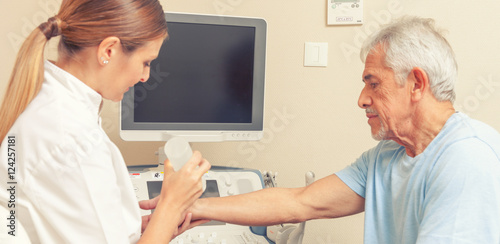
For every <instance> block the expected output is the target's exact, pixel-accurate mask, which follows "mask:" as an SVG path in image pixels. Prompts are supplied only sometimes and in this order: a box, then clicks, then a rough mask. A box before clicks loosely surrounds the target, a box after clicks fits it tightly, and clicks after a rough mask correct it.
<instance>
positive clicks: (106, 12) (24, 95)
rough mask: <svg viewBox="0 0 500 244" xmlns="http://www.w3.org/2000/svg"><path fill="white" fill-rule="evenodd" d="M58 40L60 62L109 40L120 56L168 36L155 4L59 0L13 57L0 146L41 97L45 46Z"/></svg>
mask: <svg viewBox="0 0 500 244" xmlns="http://www.w3.org/2000/svg"><path fill="white" fill-rule="evenodd" d="M124 16H125V17H124ZM58 35H61V39H60V41H59V48H58V52H59V54H58V55H59V58H61V57H63V58H68V57H70V56H72V55H75V54H77V53H78V52H79V51H80V50H82V49H84V48H87V47H93V46H97V45H99V43H101V41H102V40H104V39H105V38H106V37H109V36H116V37H118V38H120V40H121V44H122V47H123V49H124V51H128V52H133V51H134V50H136V49H137V48H139V47H141V46H142V45H143V44H144V43H146V42H147V41H151V40H155V39H157V38H159V37H163V38H165V37H166V36H167V35H168V33H167V22H166V21H165V15H164V12H163V9H162V7H161V5H160V2H159V1H158V0H63V1H62V3H61V8H60V10H59V12H58V14H57V15H56V17H52V18H50V19H49V20H48V21H47V22H45V23H43V24H41V25H40V26H39V27H38V28H36V29H35V30H34V31H33V32H32V33H31V34H30V35H29V36H28V38H27V39H26V40H25V41H24V43H23V45H22V46H21V49H20V50H19V53H18V54H17V59H16V62H15V64H14V69H13V71H12V74H11V77H10V79H9V84H8V86H7V90H6V93H5V96H4V100H3V103H2V105H1V107H0V143H1V142H2V141H3V139H4V138H5V136H6V135H7V133H8V131H9V130H10V128H11V127H12V125H13V124H14V122H15V121H16V119H17V118H18V117H19V116H20V115H21V113H22V112H23V111H24V110H25V109H26V107H27V106H28V104H29V103H30V102H31V101H32V100H33V99H34V98H35V97H36V95H37V94H38V92H39V91H40V88H41V87H42V83H43V78H44V77H43V76H44V56H43V52H44V49H45V45H46V44H47V41H48V40H50V38H52V37H54V36H58Z"/></svg>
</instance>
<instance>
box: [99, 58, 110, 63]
mask: <svg viewBox="0 0 500 244" xmlns="http://www.w3.org/2000/svg"><path fill="white" fill-rule="evenodd" d="M101 60H102V63H103V64H108V63H109V61H108V60H104V57H101Z"/></svg>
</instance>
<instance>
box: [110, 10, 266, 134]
mask: <svg viewBox="0 0 500 244" xmlns="http://www.w3.org/2000/svg"><path fill="white" fill-rule="evenodd" d="M165 18H166V20H167V26H168V23H169V22H179V23H193V24H207V25H226V26H243V27H252V28H255V51H254V71H253V77H254V79H253V93H252V122H251V123H158V122H155V123H151V122H134V121H133V118H134V109H133V108H134V103H135V101H134V95H133V94H134V88H133V87H132V88H130V90H129V91H128V92H126V93H125V94H124V96H123V99H122V101H121V103H120V137H121V138H122V139H123V140H125V141H167V140H168V139H169V138H171V137H173V136H180V137H184V138H185V139H186V140H187V141H190V142H210V141H247V140H260V139H262V137H263V130H264V128H263V121H264V91H265V63H266V38H267V23H266V21H265V20H264V19H262V18H253V17H236V16H220V15H207V14H193V13H178V12H166V13H165ZM167 45H168V43H167Z"/></svg>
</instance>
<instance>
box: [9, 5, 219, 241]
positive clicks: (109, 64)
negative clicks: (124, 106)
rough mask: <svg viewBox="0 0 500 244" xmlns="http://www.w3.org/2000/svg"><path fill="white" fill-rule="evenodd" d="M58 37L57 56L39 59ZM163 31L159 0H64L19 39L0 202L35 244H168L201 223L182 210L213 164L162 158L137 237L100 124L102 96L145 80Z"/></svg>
mask: <svg viewBox="0 0 500 244" xmlns="http://www.w3.org/2000/svg"><path fill="white" fill-rule="evenodd" d="M59 35H60V36H61V39H60V42H59V53H58V59H57V61H55V62H52V61H46V60H44V55H43V50H44V47H45V44H46V43H47V41H48V40H49V39H51V38H52V37H55V36H59ZM167 35H168V34H167V24H166V22H165V17H164V12H163V10H162V7H161V5H160V4H159V2H158V1H157V0H63V1H62V4H61V8H60V10H59V13H58V14H57V15H56V16H55V17H52V18H50V19H49V20H48V21H47V22H46V23H43V24H41V25H40V26H39V27H38V28H36V29H35V30H34V31H33V32H32V33H31V35H30V36H29V37H28V38H27V39H26V41H25V42H24V44H23V45H22V47H21V49H20V51H19V53H18V57H17V60H16V63H15V66H14V67H15V68H14V70H13V72H12V75H11V78H10V80H9V84H8V88H7V91H6V93H5V97H4V101H3V103H2V106H1V110H0V118H1V119H0V140H1V141H2V143H1V148H0V149H1V151H0V157H1V158H0V162H1V163H0V174H1V175H2V177H1V179H2V180H1V182H0V188H1V189H9V187H10V189H11V190H10V191H6V190H1V191H0V204H2V207H3V208H8V211H9V213H10V215H11V216H14V218H15V222H16V225H17V226H20V225H22V226H23V227H24V229H25V230H26V233H27V235H28V237H29V239H30V241H31V242H32V243H135V242H141V243H142V242H148V243H168V242H169V241H170V239H171V238H172V237H174V236H175V235H177V234H179V233H181V232H183V231H184V230H186V229H187V228H190V227H192V226H195V225H197V224H199V222H198V223H197V222H191V221H190V220H191V217H190V215H189V214H186V209H187V208H188V207H189V206H191V204H192V203H193V202H194V201H195V199H197V198H198V197H199V196H200V195H201V189H202V184H201V177H202V175H203V173H204V172H206V171H207V170H208V169H209V168H210V164H209V163H208V162H207V161H206V160H205V159H203V158H202V157H201V154H200V153H199V152H195V153H194V154H193V157H192V158H191V159H190V161H189V162H188V163H187V164H186V165H185V166H184V167H183V168H182V169H181V170H179V171H178V172H174V171H173V169H172V167H171V166H170V164H169V163H168V162H166V169H165V175H164V181H163V187H162V192H161V195H160V197H159V198H157V199H155V201H158V202H155V203H151V202H146V205H152V206H154V205H156V211H155V212H154V214H153V215H152V216H151V217H146V218H145V219H144V221H142V224H143V228H145V230H144V232H143V233H142V236H141V216H140V214H139V205H138V204H137V199H136V197H135V194H134V192H133V188H132V184H131V182H130V179H129V176H128V172H127V169H126V166H125V163H124V160H123V158H122V156H121V154H120V152H119V151H118V148H117V147H116V146H115V145H114V144H113V143H112V142H111V141H110V139H109V138H108V136H107V135H106V134H105V132H104V131H103V129H102V128H101V126H100V117H99V111H100V109H101V106H102V99H103V98H104V99H109V100H113V101H120V100H121V99H122V96H123V94H124V93H125V92H126V91H127V90H128V88H129V87H131V86H133V85H134V84H136V83H137V82H139V81H140V82H144V81H146V80H147V79H148V77H149V72H150V70H149V65H150V63H151V61H152V60H154V59H155V58H156V57H157V55H158V52H159V50H160V47H161V45H162V43H163V41H164V39H165V38H166V37H167ZM14 150H15V151H14ZM12 152H15V153H14V154H12ZM4 176H8V177H9V179H6V178H5V177H4ZM12 187H13V188H12ZM12 203H13V204H14V205H12ZM12 211H14V212H12ZM148 222H149V223H148ZM179 226H180V227H179ZM14 228H15V227H14ZM2 234H3V233H2ZM14 238H15V237H14Z"/></svg>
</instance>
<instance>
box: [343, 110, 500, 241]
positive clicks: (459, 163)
mask: <svg viewBox="0 0 500 244" xmlns="http://www.w3.org/2000/svg"><path fill="white" fill-rule="evenodd" d="M336 175H337V176H338V177H339V178H340V179H341V180H342V181H343V182H344V183H346V184H347V185H348V186H349V187H350V188H351V189H352V190H353V191H355V192H356V193H357V194H359V195H360V196H362V197H364V198H365V235H364V238H365V240H364V242H365V243H369V244H376V243H379V244H391V243H394V244H410V243H411V244H413V243H419V244H420V243H446V244H456V243H471V244H472V243H474V244H479V243H485V244H500V135H499V133H498V132H497V131H495V130H494V129H493V128H491V127H489V126H488V125H485V124H484V123H481V122H479V121H476V120H473V119H471V118H469V117H468V116H466V115H465V114H462V113H459V112H457V113H455V114H454V115H452V116H451V117H450V119H448V121H447V122H446V124H445V126H444V127H443V128H442V130H441V132H440V133H439V134H438V135H437V136H436V138H434V140H433V141H432V142H431V143H430V144H429V146H428V147H427V148H426V149H425V150H424V152H423V153H421V154H419V155H417V156H416V157H414V158H412V157H410V156H408V155H407V154H406V151H405V148H404V147H403V146H400V145H399V144H397V143H396V142H394V141H381V142H380V143H379V144H378V145H377V146H376V147H374V148H372V149H370V150H369V151H367V152H365V153H363V154H362V155H361V157H360V158H359V159H357V160H356V161H355V162H354V163H353V164H352V165H350V166H348V167H347V168H345V169H344V170H342V171H340V172H338V173H337V174H336Z"/></svg>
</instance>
